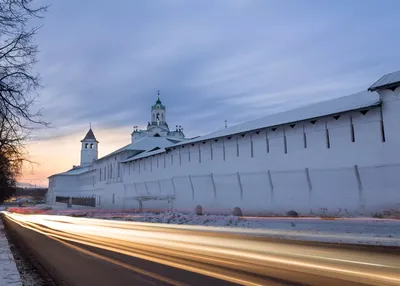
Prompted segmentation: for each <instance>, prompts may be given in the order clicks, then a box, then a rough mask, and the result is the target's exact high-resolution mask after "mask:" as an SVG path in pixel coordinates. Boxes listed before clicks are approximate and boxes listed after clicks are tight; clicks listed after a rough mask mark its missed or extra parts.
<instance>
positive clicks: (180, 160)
mask: <svg viewBox="0 0 400 286" xmlns="http://www.w3.org/2000/svg"><path fill="white" fill-rule="evenodd" d="M179 165H182V154H181V153H180V152H179Z"/></svg>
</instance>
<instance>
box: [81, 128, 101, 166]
mask: <svg viewBox="0 0 400 286" xmlns="http://www.w3.org/2000/svg"><path fill="white" fill-rule="evenodd" d="M81 143H82V147H81V164H80V165H81V167H87V166H90V165H91V164H92V163H93V162H94V161H96V160H97V158H98V144H99V142H98V141H97V140H96V137H95V136H94V133H93V131H92V128H91V127H90V129H89V131H88V132H87V133H86V136H85V138H83V140H81Z"/></svg>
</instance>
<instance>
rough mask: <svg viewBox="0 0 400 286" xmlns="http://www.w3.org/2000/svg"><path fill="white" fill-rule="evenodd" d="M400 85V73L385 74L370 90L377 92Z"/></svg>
mask: <svg viewBox="0 0 400 286" xmlns="http://www.w3.org/2000/svg"><path fill="white" fill-rule="evenodd" d="M399 85H400V71H397V72H392V73H388V74H385V75H384V76H382V77H381V78H380V79H378V80H377V81H376V82H375V83H374V84H373V85H371V86H370V87H369V88H368V90H370V91H375V90H378V89H382V88H392V87H397V86H399Z"/></svg>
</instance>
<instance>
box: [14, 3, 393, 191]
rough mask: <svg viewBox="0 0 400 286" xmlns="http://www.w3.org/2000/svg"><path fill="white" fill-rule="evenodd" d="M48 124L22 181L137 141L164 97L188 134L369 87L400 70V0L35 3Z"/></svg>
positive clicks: (40, 104)
mask: <svg viewBox="0 0 400 286" xmlns="http://www.w3.org/2000/svg"><path fill="white" fill-rule="evenodd" d="M35 2H36V3H37V4H41V3H44V4H46V3H48V4H51V6H50V7H49V10H48V12H47V13H46V15H45V17H44V19H40V20H35V21H33V22H32V25H41V26H42V27H41V28H40V30H39V31H38V34H37V37H36V42H37V44H38V46H39V50H40V53H39V54H38V60H39V62H38V64H37V65H36V66H35V72H39V73H40V75H41V78H42V81H41V85H42V89H41V90H40V98H39V99H38V101H37V102H36V104H35V108H41V109H42V113H43V120H45V121H47V122H50V123H51V127H50V128H46V129H42V130H40V131H37V132H35V133H34V134H32V139H31V140H30V141H29V142H28V146H27V148H28V151H29V156H30V159H31V160H33V161H35V162H37V163H38V164H35V165H27V166H25V168H24V172H23V176H22V177H21V178H20V182H21V184H33V185H35V184H36V185H42V186H47V177H48V176H49V175H51V174H54V173H58V172H63V171H66V170H68V169H70V168H71V167H72V165H78V164H79V158H80V140H82V139H83V137H84V136H85V134H86V132H87V131H88V129H89V124H90V123H91V126H92V129H93V131H94V133H95V135H96V137H97V140H98V141H100V144H99V156H104V155H106V154H108V153H110V152H112V151H114V150H115V149H117V148H120V147H122V146H124V145H126V144H129V143H130V133H131V132H132V131H133V126H135V125H138V126H139V127H141V128H145V126H146V124H147V122H148V121H149V120H150V107H151V105H152V104H154V102H155V101H156V99H157V90H160V98H161V100H162V102H163V104H164V105H166V106H167V122H168V124H169V125H170V126H175V125H181V126H182V127H183V128H184V132H185V134H186V136H187V137H194V136H199V135H205V134H207V133H210V132H214V131H216V130H219V129H222V128H224V124H225V123H224V121H225V120H227V121H228V126H231V125H235V124H239V123H242V122H244V121H247V120H251V119H256V118H259V117H262V116H265V115H268V114H271V113H276V112H280V111H284V110H288V109H292V108H296V107H299V106H303V105H307V104H312V103H315V102H318V101H323V100H328V99H331V98H335V97H340V96H345V95H348V94H351V93H355V92H358V91H361V90H364V89H367V88H368V87H369V86H370V85H371V84H372V83H373V82H374V81H376V80H377V79H378V78H379V77H380V76H382V75H383V74H385V73H389V72H393V71H396V70H399V69H400V53H399V51H400V38H399V37H398V28H397V27H398V23H397V22H398V21H397V19H398V15H399V14H398V11H400V1H396V0H381V1H379V0H376V1H371V0H352V1H347V0H336V1H325V0H304V1H302V0H279V1H278V0H276V1H269V0H202V1H187V0H154V1H148V0H146V1H145V0H142V1H139V0H135V1H132V0H119V1H105V0H103V1H99V0H97V1H96V0H85V1H80V0H68V1H47V0H35V1H34V3H35Z"/></svg>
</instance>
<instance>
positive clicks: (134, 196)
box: [47, 72, 400, 216]
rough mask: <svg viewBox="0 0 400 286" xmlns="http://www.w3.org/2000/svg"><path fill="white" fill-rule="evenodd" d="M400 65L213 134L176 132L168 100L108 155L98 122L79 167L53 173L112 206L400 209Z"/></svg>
mask: <svg viewBox="0 0 400 286" xmlns="http://www.w3.org/2000/svg"><path fill="white" fill-rule="evenodd" d="M399 122H400V72H394V73H390V74H387V75H384V76H382V77H381V78H380V79H379V80H378V81H376V82H375V83H374V84H373V85H371V86H370V87H369V88H368V89H367V90H364V91H361V92H358V93H356V94H352V95H347V96H342V97H338V98H336V99H333V100H329V101H324V102H320V103H317V104H313V105H309V106H305V107H301V108H298V109H294V110H291V111H286V112H282V113H276V114H271V115H267V116H265V117H263V118H260V119H257V120H254V121H250V122H246V123H243V124H239V125H236V126H232V127H229V128H225V129H222V130H219V131H217V132H213V133H210V134H208V135H205V136H200V137H196V138H193V139H186V138H185V135H184V134H183V131H182V129H181V128H180V127H178V126H177V127H176V129H175V130H173V131H171V130H170V129H169V126H168V124H167V122H166V108H165V106H164V105H163V104H162V103H161V101H160V100H159V99H158V100H157V102H156V103H155V105H153V106H152V108H151V122H149V123H148V126H147V129H146V130H139V129H138V128H137V127H136V128H135V130H134V131H133V133H132V134H131V143H130V144H128V145H127V146H125V147H122V148H120V149H118V150H116V151H114V152H112V153H111V154H108V155H106V156H104V157H102V158H100V159H99V158H98V148H99V142H98V141H97V139H96V137H95V135H94V133H93V131H92V130H91V129H90V130H89V132H88V133H87V134H86V136H85V138H84V139H83V140H82V141H81V143H82V150H81V163H80V166H79V167H74V168H73V169H72V170H69V171H67V172H64V173H61V174H55V175H52V176H50V177H49V191H48V195H47V201H48V203H54V202H55V201H56V197H57V196H67V197H80V196H94V197H95V198H96V206H97V207H102V208H118V209H141V210H150V211H165V210H167V209H175V210H179V211H187V212H191V211H193V210H194V209H195V207H196V206H198V205H200V206H202V207H203V211H204V212H208V213H230V212H231V211H232V209H233V208H234V207H240V208H241V209H242V211H243V213H244V214H245V215H284V214H285V213H286V212H288V211H290V210H295V211H296V212H298V213H299V214H301V215H322V214H325V215H335V216H336V215H375V214H379V213H382V212H391V211H396V210H400V176H399V175H398V174H400V152H399V146H400V128H399V126H400V125H399Z"/></svg>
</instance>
